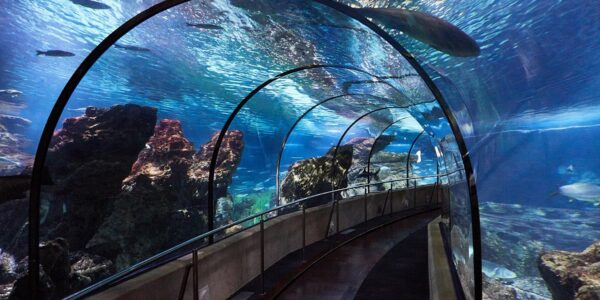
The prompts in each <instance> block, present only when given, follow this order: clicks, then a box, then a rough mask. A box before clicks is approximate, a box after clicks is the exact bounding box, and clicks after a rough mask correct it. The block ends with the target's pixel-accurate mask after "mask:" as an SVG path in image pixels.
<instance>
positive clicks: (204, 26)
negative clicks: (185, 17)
mask: <svg viewBox="0 0 600 300" xmlns="http://www.w3.org/2000/svg"><path fill="white" fill-rule="evenodd" d="M185 25H186V26H188V27H194V28H198V29H212V30H223V29H224V28H223V27H221V26H219V25H213V24H200V23H185Z"/></svg>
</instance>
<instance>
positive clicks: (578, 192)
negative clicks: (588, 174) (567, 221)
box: [558, 182, 600, 206]
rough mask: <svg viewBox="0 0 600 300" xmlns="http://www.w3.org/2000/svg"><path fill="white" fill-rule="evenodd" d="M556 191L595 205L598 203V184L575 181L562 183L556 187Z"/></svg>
mask: <svg viewBox="0 0 600 300" xmlns="http://www.w3.org/2000/svg"><path fill="white" fill-rule="evenodd" d="M558 192H559V193H560V194H561V195H563V196H565V197H568V198H570V199H575V200H579V201H585V202H591V203H593V204H594V205H595V206H598V205H600V186H597V185H595V184H592V183H585V182H576V183H572V184H568V185H563V186H561V187H560V188H558Z"/></svg>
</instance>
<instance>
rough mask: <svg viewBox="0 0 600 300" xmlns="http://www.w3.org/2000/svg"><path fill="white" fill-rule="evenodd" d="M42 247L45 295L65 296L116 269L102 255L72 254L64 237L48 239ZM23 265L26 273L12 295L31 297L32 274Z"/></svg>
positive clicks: (41, 259)
mask: <svg viewBox="0 0 600 300" xmlns="http://www.w3.org/2000/svg"><path fill="white" fill-rule="evenodd" d="M39 251H40V252H39V255H40V257H39V259H40V267H41V268H40V275H41V276H40V283H41V284H40V286H41V295H43V297H42V299H59V298H62V297H65V296H67V295H70V294H72V293H73V292H75V291H78V290H80V289H82V288H83V287H85V286H86V285H89V284H90V283H91V282H92V280H94V279H98V278H99V277H100V276H106V275H108V274H109V273H110V272H112V271H113V270H112V264H111V263H110V262H109V261H107V260H106V259H104V258H101V257H99V256H92V255H89V254H85V253H82V252H79V253H76V254H75V255H72V254H70V253H69V244H68V242H67V241H66V240H65V239H63V238H57V239H55V240H51V241H47V242H45V243H44V244H42V245H41V246H40V250H39ZM92 264H93V266H92ZM20 269H21V270H20V272H21V273H22V276H21V277H20V278H19V279H17V281H16V282H15V283H14V287H13V289H12V291H11V294H10V298H11V299H30V298H31V295H30V290H29V286H28V280H29V274H26V268H25V267H21V268H20Z"/></svg>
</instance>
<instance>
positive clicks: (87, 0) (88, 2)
mask: <svg viewBox="0 0 600 300" xmlns="http://www.w3.org/2000/svg"><path fill="white" fill-rule="evenodd" d="M71 2H73V3H74V4H77V5H81V6H84V7H87V8H91V9H111V8H110V6H108V5H106V4H104V3H101V2H98V1H93V0H71Z"/></svg>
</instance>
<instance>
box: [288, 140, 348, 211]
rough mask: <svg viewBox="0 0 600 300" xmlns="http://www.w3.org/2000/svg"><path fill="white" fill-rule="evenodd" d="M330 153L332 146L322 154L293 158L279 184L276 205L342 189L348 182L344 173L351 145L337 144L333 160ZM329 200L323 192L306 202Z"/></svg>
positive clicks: (333, 149) (329, 197)
mask: <svg viewBox="0 0 600 300" xmlns="http://www.w3.org/2000/svg"><path fill="white" fill-rule="evenodd" d="M334 152H335V147H334V148H332V149H330V150H329V151H328V152H327V154H326V155H325V156H322V157H316V158H309V159H305V160H301V161H297V162H295V163H294V164H293V165H291V166H290V168H289V169H288V172H287V175H286V176H285V178H284V179H283V181H282V183H281V203H279V204H286V203H288V202H291V201H294V200H296V199H300V198H303V197H308V196H310V195H314V194H319V193H324V192H328V191H331V190H332V189H341V188H345V187H346V186H347V185H348V181H347V179H346V172H347V171H348V168H350V165H351V163H352V153H353V151H352V145H345V146H341V147H340V148H339V150H338V151H337V155H336V158H335V162H333V155H334ZM332 166H333V168H332ZM330 199H331V196H330V195H324V196H321V197H316V198H315V199H313V200H311V201H310V202H309V203H321V202H323V201H329V200H330ZM309 205H312V204H309Z"/></svg>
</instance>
